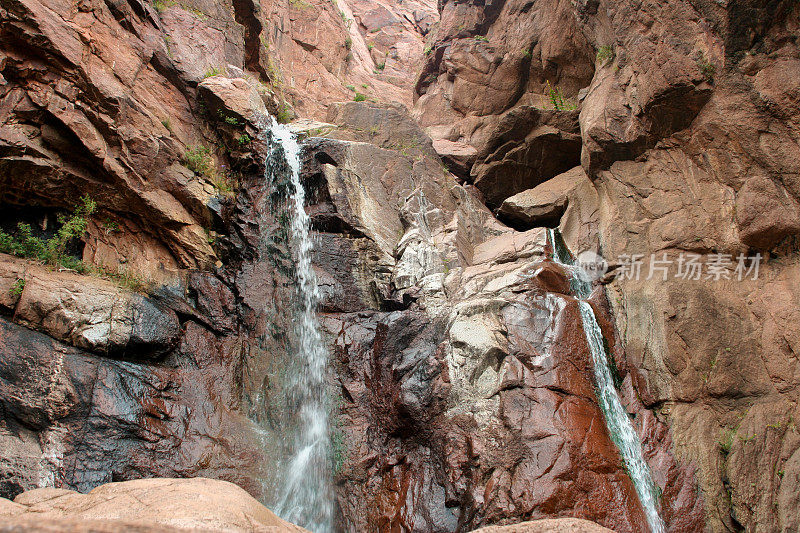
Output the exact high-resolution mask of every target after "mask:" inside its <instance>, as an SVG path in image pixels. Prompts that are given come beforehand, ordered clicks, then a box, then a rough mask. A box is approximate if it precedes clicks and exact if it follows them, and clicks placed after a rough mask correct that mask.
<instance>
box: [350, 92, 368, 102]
mask: <svg viewBox="0 0 800 533" xmlns="http://www.w3.org/2000/svg"><path fill="white" fill-rule="evenodd" d="M366 99H367V95H365V94H362V93H360V92H358V91H356V95H355V96H354V97H353V101H354V102H363V101H364V100H366Z"/></svg>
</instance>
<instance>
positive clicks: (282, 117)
mask: <svg viewBox="0 0 800 533" xmlns="http://www.w3.org/2000/svg"><path fill="white" fill-rule="evenodd" d="M293 118H294V113H292V109H291V108H290V107H289V106H288V105H286V103H285V102H284V103H283V104H281V107H280V108H279V109H278V112H277V114H276V115H275V120H277V121H278V123H279V124H286V123H288V122H291V120H292V119H293Z"/></svg>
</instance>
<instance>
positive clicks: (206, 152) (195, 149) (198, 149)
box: [182, 145, 214, 177]
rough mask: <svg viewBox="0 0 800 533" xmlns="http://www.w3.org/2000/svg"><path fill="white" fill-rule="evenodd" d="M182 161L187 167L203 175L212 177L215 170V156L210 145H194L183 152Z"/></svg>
mask: <svg viewBox="0 0 800 533" xmlns="http://www.w3.org/2000/svg"><path fill="white" fill-rule="evenodd" d="M182 162H183V164H184V166H185V167H186V168H188V169H189V170H191V171H192V172H194V173H196V174H202V175H203V176H207V177H210V175H211V173H212V172H213V170H214V158H213V157H211V149H210V148H209V147H208V146H203V145H196V146H192V147H191V148H189V149H188V150H187V151H186V153H185V154H183V159H182Z"/></svg>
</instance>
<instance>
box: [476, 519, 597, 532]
mask: <svg viewBox="0 0 800 533" xmlns="http://www.w3.org/2000/svg"><path fill="white" fill-rule="evenodd" d="M475 531H476V532H477V533H546V532H547V533H549V532H552V533H559V532H562V531H563V532H564V533H568V532H569V533H607V532H609V531H611V530H610V529H607V528H604V527H602V526H598V525H597V524H593V523H592V522H589V521H588V520H579V519H575V518H556V519H550V520H535V521H533V522H522V523H520V524H514V525H513V526H488V527H482V528H480V529H476V530H475Z"/></svg>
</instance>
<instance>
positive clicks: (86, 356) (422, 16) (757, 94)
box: [0, 0, 800, 532]
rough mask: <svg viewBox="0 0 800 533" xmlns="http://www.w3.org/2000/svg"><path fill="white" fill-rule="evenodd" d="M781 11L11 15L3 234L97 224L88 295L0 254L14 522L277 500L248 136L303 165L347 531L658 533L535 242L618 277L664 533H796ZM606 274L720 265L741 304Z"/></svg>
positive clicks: (633, 409)
mask: <svg viewBox="0 0 800 533" xmlns="http://www.w3.org/2000/svg"><path fill="white" fill-rule="evenodd" d="M799 18H800V7H798V5H797V4H796V3H794V2H789V1H783V2H781V1H777V0H772V1H767V0H763V1H761V0H749V1H736V2H734V1H731V2H724V3H720V2H711V1H708V2H706V1H703V0H699V1H688V0H686V1H682V0H670V1H669V2H628V1H624V2H610V1H608V2H607V1H604V0H599V1H598V0H591V1H584V0H581V1H577V2H567V1H561V0H559V1H548V2H544V1H530V0H529V1H521V0H520V1H518V0H505V1H493V2H483V1H480V0H470V1H463V2H461V1H452V0H442V1H440V2H439V5H438V6H434V5H432V4H431V3H429V2H426V1H424V0H416V1H411V0H406V1H403V2H389V1H383V0H337V1H336V2H332V1H328V0H287V1H286V2H282V1H277V0H275V1H266V0H264V1H261V2H256V1H254V0H233V2H231V3H230V4H229V3H226V2H213V1H210V0H185V1H181V2H179V1H175V0H156V1H154V2H153V3H148V2H143V1H140V0H127V1H125V0H82V1H80V2H68V1H55V2H53V1H47V2H44V1H40V0H9V1H8V2H4V3H3V5H2V7H0V75H2V80H0V81H2V85H1V86H0V122H2V124H1V125H0V128H1V129H2V132H3V135H2V137H0V204H2V207H3V209H2V213H0V228H2V230H4V231H6V232H11V231H13V230H14V228H15V227H16V224H17V223H18V222H20V221H22V222H27V223H29V224H30V225H31V226H32V227H33V231H34V233H35V235H36V236H40V237H42V238H47V237H49V236H51V235H52V234H53V231H54V227H55V226H57V220H58V217H57V215H58V214H59V213H63V212H65V211H68V210H70V209H72V208H74V206H76V205H77V204H78V203H79V201H80V200H79V199H80V198H81V196H83V195H89V196H91V197H92V198H93V199H94V200H95V201H96V203H97V210H96V212H95V213H94V214H93V215H92V216H91V219H90V221H89V225H88V231H87V233H86V235H85V238H84V242H83V243H81V245H80V246H78V248H77V249H74V250H70V251H69V253H70V254H72V255H74V256H76V258H77V257H79V258H80V259H82V261H83V264H84V265H88V267H85V268H81V271H75V270H76V269H75V268H72V269H66V268H64V266H63V265H62V266H61V267H59V266H53V265H43V264H39V263H37V262H35V261H31V260H28V259H25V258H21V257H13V256H11V255H6V254H0V354H2V357H1V358H0V411H1V412H2V420H1V421H0V440H2V442H3V447H4V449H5V450H8V452H7V453H5V454H3V457H2V458H0V495H2V496H5V497H13V496H15V495H17V494H19V493H20V492H22V491H23V490H27V489H30V488H34V487H39V486H50V487H63V488H73V489H77V490H81V491H86V490H89V489H91V488H93V487H95V486H97V485H100V484H102V483H106V482H109V481H123V480H131V479H137V478H141V477H157V476H161V477H200V476H202V477H211V478H217V479H223V480H227V481H233V482H235V483H237V484H238V485H240V486H241V487H243V488H244V489H246V490H247V491H248V492H250V493H251V494H252V495H254V496H255V497H257V498H259V499H262V500H263V501H266V502H268V503H269V502H270V499H271V498H272V494H273V492H274V490H275V485H276V483H279V482H280V477H279V475H278V474H277V473H278V472H279V469H280V464H279V463H280V459H279V457H280V450H281V444H280V440H281V437H282V435H283V433H284V432H285V431H286V427H285V426H284V417H283V415H282V413H281V409H282V406H281V405H280V403H279V399H280V398H281V385H282V384H281V381H280V378H281V368H282V367H283V366H284V365H285V364H286V357H287V356H288V354H290V353H291V349H290V348H291V346H292V343H293V342H295V339H293V338H292V335H291V330H292V328H291V321H292V314H293V307H292V305H291V302H292V299H293V297H294V287H293V280H292V275H293V270H292V263H291V254H290V253H289V250H288V241H287V236H286V231H285V224H286V221H285V219H284V218H283V217H282V216H281V205H282V202H283V200H284V198H283V194H284V193H283V192H282V188H281V184H280V183H265V181H264V176H263V174H264V166H263V165H264V163H263V159H264V155H265V153H266V142H267V141H266V139H264V138H263V136H262V135H261V132H262V130H263V127H264V123H263V121H262V119H261V118H260V117H261V116H262V115H263V114H265V113H267V112H269V113H271V114H273V115H274V116H276V117H278V118H279V119H280V120H281V121H295V122H294V126H293V127H294V128H295V129H296V130H297V131H298V132H300V134H301V135H302V136H304V137H308V139H307V141H306V148H305V151H304V158H305V160H304V165H303V169H304V170H303V180H304V184H305V186H306V190H307V192H308V198H309V205H308V211H309V214H310V215H311V216H312V223H313V228H314V229H315V230H316V238H317V247H316V251H315V259H314V262H315V267H316V269H317V277H318V280H319V283H320V287H321V289H322V292H323V294H324V297H323V301H322V304H321V307H320V317H321V322H322V324H323V329H324V332H325V334H326V338H327V340H328V343H329V346H330V353H331V366H332V375H331V389H332V390H333V391H334V395H335V397H336V412H335V420H336V421H335V424H334V426H333V427H332V432H333V439H334V443H335V448H336V450H335V452H336V453H335V458H334V462H335V473H334V474H335V483H336V486H335V491H336V498H337V503H338V516H337V522H338V524H339V525H340V526H341V527H342V529H344V530H347V531H383V530H408V531H437V532H438V531H443V532H444V531H469V530H471V529H474V528H477V527H481V526H486V525H491V524H509V523H515V522H520V521H523V520H531V519H538V518H548V517H566V516H570V517H577V518H587V519H590V520H593V521H596V522H598V523H599V524H601V525H604V526H606V527H609V528H612V529H614V530H615V531H620V532H625V531H645V530H646V529H645V528H646V525H645V521H644V518H643V515H642V510H641V507H640V505H639V503H638V500H637V498H636V494H635V492H634V490H633V487H632V485H631V481H630V479H629V478H628V476H627V474H626V472H625V470H624V468H623V466H622V464H621V462H620V459H619V454H618V452H617V450H616V449H615V447H614V445H613V443H612V442H611V440H610V438H609V435H608V432H607V430H606V428H605V424H604V421H603V416H602V413H601V411H600V409H599V408H598V405H597V401H596V399H595V391H594V384H593V377H592V367H591V365H592V362H591V356H590V354H589V351H588V346H587V344H586V339H585V337H584V334H583V331H582V326H581V319H580V315H579V313H578V306H577V301H576V299H575V296H574V294H572V292H571V289H570V287H569V282H568V280H567V275H566V273H565V272H564V270H563V268H561V267H560V266H559V265H557V264H556V263H554V262H553V261H551V260H550V259H549V257H550V254H551V253H552V250H550V249H549V247H548V245H547V242H546V238H545V235H546V231H545V230H544V229H543V227H544V226H550V227H555V226H557V227H559V228H560V230H561V233H562V234H563V235H564V238H565V241H566V243H567V244H568V246H569V247H570V249H571V250H573V251H574V252H581V251H585V250H591V251H594V252H598V253H600V254H601V255H602V256H604V257H605V258H606V259H607V260H608V261H609V262H610V263H611V273H610V274H609V275H608V276H606V277H605V278H603V279H602V280H601V283H598V284H597V285H596V287H595V290H594V292H593V294H592V297H591V299H590V302H591V303H592V306H593V308H594V310H595V313H596V314H597V316H598V319H599V322H600V325H601V327H602V329H603V334H604V337H605V339H606V341H607V344H608V351H609V353H610V354H611V356H612V359H613V360H614V361H615V367H616V372H617V375H618V378H619V380H618V387H619V391H620V395H621V397H622V399H623V401H624V403H625V405H626V408H627V409H628V411H629V413H630V415H631V417H632V420H633V421H634V425H635V427H636V429H637V431H638V432H639V434H640V436H641V438H642V441H643V448H644V452H645V457H646V458H647V460H648V462H649V464H650V467H651V469H652V471H653V474H654V479H655V482H656V484H657V486H658V487H659V489H660V491H661V493H662V494H661V512H662V515H663V517H664V519H665V521H666V523H667V526H668V529H669V530H670V531H676V532H677V531H700V530H708V531H737V530H747V531H757V530H769V531H775V530H777V531H793V530H795V529H797V527H798V524H800V522H799V521H800V515H798V511H797V509H798V505H797V503H798V502H797V490H796V489H797V487H798V485H799V484H800V459H799V458H800V452H798V449H800V435H798V430H797V427H796V425H795V416H794V415H795V412H796V411H797V383H796V381H797V379H798V378H797V376H798V375H800V373H799V372H798V363H797V357H796V354H797V353H798V349H800V348H799V347H800V330H798V326H797V323H798V320H797V319H798V313H800V310H798V309H799V308H798V301H800V298H799V296H800V295H798V294H797V291H798V281H799V280H798V269H797V267H798V253H797V249H798V246H797V245H798V237H797V236H798V234H799V233H800V205H798V201H800V182H799V181H798V178H799V177H800V169H798V161H800V140H799V139H798V123H797V121H798V117H800V112H799V111H800V91H799V90H798V84H797V80H798V79H800V76H799V75H800V59H798V43H797V36H798V33H799V31H798V30H800V27H799V26H800V21H799ZM353 100H356V101H353ZM298 119H300V120H298ZM756 253H759V254H761V256H762V259H761V262H760V265H759V267H760V270H759V276H758V279H757V280H752V279H747V280H743V281H739V280H738V279H737V274H736V272H735V271H734V267H735V266H736V258H737V256H738V255H739V254H742V255H745V256H748V257H750V256H754V255H755V254H756ZM625 254H628V256H630V255H631V254H641V255H642V256H643V261H644V263H645V264H644V266H643V272H644V273H645V274H646V273H647V267H648V266H649V264H648V262H649V260H650V255H651V254H657V255H658V257H659V258H662V254H666V257H667V258H669V259H677V258H678V257H679V256H680V254H698V255H699V256H701V258H702V260H703V261H706V260H708V259H709V258H710V257H719V256H720V254H728V255H729V260H731V261H732V264H731V265H730V268H728V269H727V270H725V272H726V273H727V276H728V277H730V278H731V279H726V278H725V277H724V276H721V279H713V277H714V276H712V277H711V278H709V279H706V276H705V275H703V276H702V277H701V279H697V280H694V279H678V278H675V276H674V275H673V274H674V270H673V271H672V272H670V273H669V276H668V278H667V279H666V280H664V279H663V278H662V277H661V274H660V273H658V274H657V275H655V276H650V277H649V279H647V278H648V277H647V275H644V276H641V277H640V278H639V279H636V278H635V276H629V275H627V274H628V271H629V268H628V267H629V266H630V265H625V264H624V256H625ZM715 254H716V255H715ZM747 266H752V264H748V265H747ZM615 274H617V275H616V276H615ZM750 277H751V278H752V276H750ZM276 458H277V459H276Z"/></svg>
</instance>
